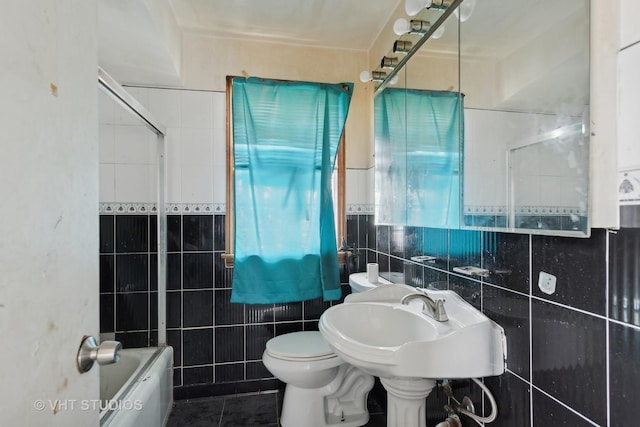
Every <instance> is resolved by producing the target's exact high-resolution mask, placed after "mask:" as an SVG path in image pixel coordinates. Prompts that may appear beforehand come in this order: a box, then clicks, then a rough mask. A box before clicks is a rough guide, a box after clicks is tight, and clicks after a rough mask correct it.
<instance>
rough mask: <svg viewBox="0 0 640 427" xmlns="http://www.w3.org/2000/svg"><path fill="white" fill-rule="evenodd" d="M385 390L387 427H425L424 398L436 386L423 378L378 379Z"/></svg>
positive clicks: (425, 403) (433, 381) (431, 381)
mask: <svg viewBox="0 0 640 427" xmlns="http://www.w3.org/2000/svg"><path fill="white" fill-rule="evenodd" d="M380 382H381V383H382V385H383V386H384V388H385V390H387V427H425V426H426V425H427V415H426V405H427V402H426V398H427V396H428V395H429V393H431V390H433V388H434V387H435V385H436V382H435V380H430V379H424V378H380Z"/></svg>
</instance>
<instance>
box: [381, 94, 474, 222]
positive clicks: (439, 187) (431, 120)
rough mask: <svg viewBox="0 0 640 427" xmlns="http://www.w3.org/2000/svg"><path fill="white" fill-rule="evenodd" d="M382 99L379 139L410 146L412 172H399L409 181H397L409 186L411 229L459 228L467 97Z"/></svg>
mask: <svg viewBox="0 0 640 427" xmlns="http://www.w3.org/2000/svg"><path fill="white" fill-rule="evenodd" d="M378 96H380V97H382V99H381V102H378V101H377V100H376V112H375V115H376V138H377V137H378V134H380V135H382V138H388V139H389V140H390V141H392V145H393V144H395V141H399V143H400V145H403V146H404V150H403V151H404V152H403V155H404V156H406V159H402V160H403V161H404V164H406V168H404V169H403V170H401V171H398V170H396V171H395V174H396V175H398V174H401V173H402V174H404V176H396V177H395V179H396V180H401V179H404V180H405V181H406V200H405V201H404V203H405V211H406V224H411V225H427V226H430V227H441V228H459V226H460V216H461V212H460V206H461V198H462V191H461V171H462V167H463V165H462V158H463V157H462V155H461V153H462V152H463V145H464V138H463V135H464V122H463V114H462V112H463V95H462V94H460V93H457V92H438V91H424V90H404V89H390V90H389V89H387V90H385V91H384V92H382V93H381V94H380V95H378ZM378 120H379V121H380V122H379V123H378ZM392 150H393V149H392ZM399 152H400V150H399V149H396V150H395V151H393V153H392V155H393V156H396V157H397V156H398V155H399V154H398V153H399Z"/></svg>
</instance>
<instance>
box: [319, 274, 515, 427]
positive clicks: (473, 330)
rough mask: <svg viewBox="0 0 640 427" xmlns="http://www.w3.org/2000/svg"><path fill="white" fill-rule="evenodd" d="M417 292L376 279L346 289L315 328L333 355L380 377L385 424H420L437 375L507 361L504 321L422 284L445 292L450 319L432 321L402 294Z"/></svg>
mask: <svg viewBox="0 0 640 427" xmlns="http://www.w3.org/2000/svg"><path fill="white" fill-rule="evenodd" d="M420 292H425V291H424V290H417V289H415V288H412V287H410V286H406V285H381V286H379V287H377V288H375V289H372V290H370V291H367V292H363V293H360V294H352V295H350V296H348V297H347V298H346V299H345V302H344V303H343V304H339V305H336V306H333V307H331V308H329V309H328V310H326V311H325V312H324V314H323V315H322V316H321V318H320V324H319V328H320V332H321V333H322V335H323V336H324V338H325V340H326V341H327V343H328V344H329V346H330V347H331V348H332V349H333V351H334V352H335V353H336V354H337V355H339V356H340V357H341V358H342V359H344V361H346V362H347V363H350V364H352V365H354V366H356V367H358V368H360V369H362V370H364V371H365V372H368V373H370V374H371V375H374V376H377V377H380V380H381V382H382V384H383V386H384V387H385V389H386V390H387V395H388V399H387V402H388V408H387V409H388V410H387V426H388V427H424V426H425V424H426V414H425V398H426V397H427V396H428V395H429V393H430V392H431V390H432V389H433V387H434V386H435V380H436V379H455V378H476V377H484V376H492V375H500V374H502V373H503V372H504V369H505V360H506V340H505V336H504V330H503V329H502V327H500V326H499V325H497V324H496V323H495V322H493V321H492V320H491V319H489V318H488V317H486V316H485V315H484V314H482V313H481V312H480V311H478V310H477V309H476V308H475V307H473V306H472V305H470V304H468V303H467V302H466V301H464V300H463V299H462V298H461V297H460V296H459V295H457V294H456V293H455V292H453V291H436V290H428V291H426V293H427V295H428V296H429V297H430V298H431V299H433V300H438V299H444V300H445V303H444V307H445V310H446V312H447V316H448V320H447V321H436V320H435V319H434V318H433V317H432V316H431V315H430V314H429V313H428V312H425V310H423V308H424V307H423V303H422V302H421V301H420V300H414V301H411V302H410V303H408V304H402V303H401V302H400V301H401V300H402V299H403V297H405V296H406V295H408V294H415V293H420Z"/></svg>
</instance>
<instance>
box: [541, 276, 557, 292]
mask: <svg viewBox="0 0 640 427" xmlns="http://www.w3.org/2000/svg"><path fill="white" fill-rule="evenodd" d="M538 287H539V288H540V290H541V291H542V292H544V293H545V294H548V295H551V294H553V293H554V292H555V291H556V276H554V275H553V274H549V273H545V272H544V271H541V272H540V276H538Z"/></svg>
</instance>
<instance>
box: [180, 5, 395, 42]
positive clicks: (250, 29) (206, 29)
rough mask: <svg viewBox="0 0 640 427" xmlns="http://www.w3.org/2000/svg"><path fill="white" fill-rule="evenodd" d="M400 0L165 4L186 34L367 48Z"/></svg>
mask: <svg viewBox="0 0 640 427" xmlns="http://www.w3.org/2000/svg"><path fill="white" fill-rule="evenodd" d="M399 1H401V0H369V1H363V0H169V2H170V4H171V7H172V9H173V11H174V14H175V16H176V19H177V21H178V25H179V26H180V28H181V29H182V30H183V31H185V32H197V33H205V34H212V35H218V36H228V37H260V38H262V39H263V40H264V39H266V40H271V41H276V42H286V43H297V44H303V45H310V46H322V47H329V48H348V49H357V50H368V49H369V48H370V47H371V44H372V43H373V41H374V40H375V39H376V37H377V36H378V34H379V33H380V31H381V30H382V28H383V27H384V25H385V23H386V22H387V20H388V19H389V16H391V13H392V12H393V10H394V9H395V8H396V6H397V5H398V3H399Z"/></svg>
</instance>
